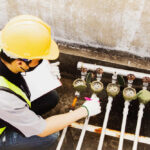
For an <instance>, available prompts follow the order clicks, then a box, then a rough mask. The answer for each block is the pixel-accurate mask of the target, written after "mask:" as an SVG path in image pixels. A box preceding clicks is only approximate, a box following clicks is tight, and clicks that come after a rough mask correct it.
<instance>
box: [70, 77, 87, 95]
mask: <svg viewBox="0 0 150 150" xmlns="http://www.w3.org/2000/svg"><path fill="white" fill-rule="evenodd" d="M73 87H74V89H75V90H76V91H79V92H82V91H84V90H85V89H86V87H87V86H86V82H85V81H84V80H82V79H76V80H74V82H73Z"/></svg>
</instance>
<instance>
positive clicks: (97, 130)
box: [70, 122, 150, 145]
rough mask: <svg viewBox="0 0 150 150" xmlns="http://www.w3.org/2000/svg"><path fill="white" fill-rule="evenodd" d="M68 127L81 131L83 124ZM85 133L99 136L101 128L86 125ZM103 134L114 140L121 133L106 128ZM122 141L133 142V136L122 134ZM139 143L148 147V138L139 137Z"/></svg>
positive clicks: (149, 141)
mask: <svg viewBox="0 0 150 150" xmlns="http://www.w3.org/2000/svg"><path fill="white" fill-rule="evenodd" d="M70 127H72V128H76V129H80V130H82V128H83V124H82V123H77V122H74V123H72V124H71V125H70ZM86 131H89V132H93V133H97V134H100V133H101V131H102V127H100V126H94V125H88V126H87V128H86ZM105 134H106V135H108V136H112V137H115V138H120V134H121V133H120V131H117V130H112V129H108V128H106V133H105ZM124 139H126V140H129V141H134V134H131V133H125V134H124ZM139 142H140V143H144V144H149V145H150V138H149V137H145V136H139Z"/></svg>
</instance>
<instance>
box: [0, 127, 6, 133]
mask: <svg viewBox="0 0 150 150" xmlns="http://www.w3.org/2000/svg"><path fill="white" fill-rule="evenodd" d="M5 129H6V127H3V128H0V135H1V134H2V133H3V132H4V130H5Z"/></svg>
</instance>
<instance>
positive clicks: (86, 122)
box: [76, 117, 90, 150]
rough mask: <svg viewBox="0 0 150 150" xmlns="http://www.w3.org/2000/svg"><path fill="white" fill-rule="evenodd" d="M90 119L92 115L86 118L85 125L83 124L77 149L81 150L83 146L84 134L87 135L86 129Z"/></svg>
mask: <svg viewBox="0 0 150 150" xmlns="http://www.w3.org/2000/svg"><path fill="white" fill-rule="evenodd" d="M89 120H90V117H87V118H86V119H85V122H84V125H83V129H82V132H81V135H80V138H79V141H78V144H77V147H76V150H80V149H81V146H82V143H83V139H84V136H85V132H86V129H87V126H88V123H89Z"/></svg>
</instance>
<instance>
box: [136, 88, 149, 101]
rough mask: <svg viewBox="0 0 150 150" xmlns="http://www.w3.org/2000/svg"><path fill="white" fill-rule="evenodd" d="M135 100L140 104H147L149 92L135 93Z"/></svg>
mask: <svg viewBox="0 0 150 150" xmlns="http://www.w3.org/2000/svg"><path fill="white" fill-rule="evenodd" d="M137 98H138V99H139V100H141V101H142V102H144V103H145V102H149V101H150V92H149V91H148V90H141V91H139V92H138V93H137Z"/></svg>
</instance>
